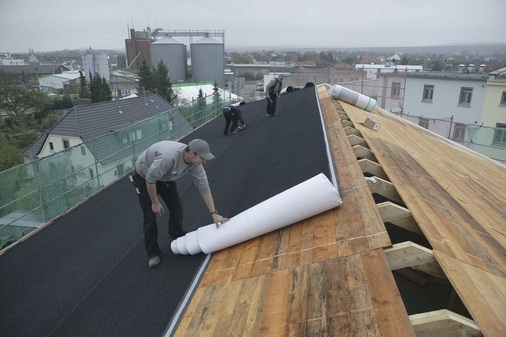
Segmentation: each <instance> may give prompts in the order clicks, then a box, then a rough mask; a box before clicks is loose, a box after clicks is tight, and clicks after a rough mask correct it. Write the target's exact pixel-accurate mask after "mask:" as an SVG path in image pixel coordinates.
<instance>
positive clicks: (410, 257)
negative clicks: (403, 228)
mask: <svg viewBox="0 0 506 337" xmlns="http://www.w3.org/2000/svg"><path fill="white" fill-rule="evenodd" d="M384 252H385V256H386V258H387V260H388V264H389V266H390V269H391V270H396V269H401V268H406V267H414V266H417V265H421V264H426V263H434V262H436V258H435V257H434V255H433V254H432V251H431V250H430V249H427V248H425V247H422V246H420V245H417V244H416V243H413V242H410V241H406V242H402V243H397V244H394V245H393V247H392V248H387V249H385V250H384Z"/></svg>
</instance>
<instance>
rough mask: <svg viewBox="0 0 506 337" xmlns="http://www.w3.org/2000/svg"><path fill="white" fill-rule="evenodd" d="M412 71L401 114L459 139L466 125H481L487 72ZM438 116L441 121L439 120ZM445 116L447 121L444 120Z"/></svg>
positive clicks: (463, 134)
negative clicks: (443, 121) (442, 121)
mask: <svg viewBox="0 0 506 337" xmlns="http://www.w3.org/2000/svg"><path fill="white" fill-rule="evenodd" d="M468 70H470V71H469V73H468V72H467V71H464V70H463V69H461V70H460V71H459V72H424V73H421V72H412V73H408V74H407V76H406V84H405V92H404V104H403V109H402V117H404V118H406V119H410V115H411V116H413V117H415V116H416V120H417V121H418V123H417V124H419V125H421V126H423V127H425V128H427V129H429V130H432V131H434V132H436V133H438V134H440V135H442V136H444V137H447V138H450V139H453V140H455V141H458V142H463V141H464V140H465V133H466V125H469V124H470V125H473V124H474V125H479V124H481V123H482V120H483V105H484V102H485V94H486V92H487V78H488V74H486V73H484V72H476V71H474V68H473V67H470V69H468ZM436 120H439V123H436ZM441 120H446V121H447V122H446V123H441V122H440V121H441Z"/></svg>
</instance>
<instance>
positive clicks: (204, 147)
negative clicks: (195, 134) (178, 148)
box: [188, 139, 214, 160]
mask: <svg viewBox="0 0 506 337" xmlns="http://www.w3.org/2000/svg"><path fill="white" fill-rule="evenodd" d="M188 147H189V148H190V150H191V151H193V152H195V153H198V154H199V155H200V156H201V157H202V158H204V159H205V160H211V159H213V158H214V156H213V154H212V153H211V150H210V149H209V144H207V142H206V141H205V140H202V139H194V140H192V141H191V142H190V143H189V144H188Z"/></svg>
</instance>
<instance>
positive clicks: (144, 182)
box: [132, 139, 228, 268]
mask: <svg viewBox="0 0 506 337" xmlns="http://www.w3.org/2000/svg"><path fill="white" fill-rule="evenodd" d="M213 158H214V156H213V155H212V154H211V151H210V149H209V144H207V142H206V141H204V140H202V139H194V140H192V141H191V142H190V143H188V145H186V144H183V143H179V142H174V141H161V142H158V143H155V144H153V145H151V146H150V147H149V148H148V149H146V150H145V151H144V152H143V153H141V154H140V155H139V158H137V161H136V162H135V171H134V173H133V177H132V178H133V183H134V185H135V187H136V189H137V193H138V197H139V203H140V205H141V209H142V213H143V217H144V221H143V227H144V248H145V249H146V253H147V254H148V257H149V262H148V265H149V268H154V267H156V266H157V265H158V264H159V263H160V258H161V255H162V251H161V250H160V247H159V246H158V228H157V224H156V219H157V217H158V216H161V215H162V214H163V212H164V209H163V206H162V204H161V203H160V200H159V199H158V195H160V197H161V198H162V200H163V201H164V202H165V204H166V205H167V207H168V208H169V233H168V235H169V238H171V239H176V238H178V237H180V236H183V235H185V234H186V232H185V231H184V230H183V206H182V205H181V200H180V199H179V194H178V192H177V185H176V180H177V179H179V178H181V177H183V176H184V175H185V174H187V173H189V174H191V176H192V177H193V182H194V184H195V186H196V187H197V189H198V190H199V192H200V194H201V196H202V198H203V199H204V202H205V204H206V206H207V208H208V209H209V212H210V214H211V216H212V218H213V222H214V223H215V224H216V227H218V226H219V225H220V224H222V223H224V222H226V221H228V219H227V218H224V217H222V216H221V215H219V214H218V212H217V211H216V208H215V206H214V200H213V196H212V194H211V189H210V188H209V182H208V181H207V174H206V171H205V170H204V167H203V166H202V164H204V163H205V162H206V160H211V159H213Z"/></svg>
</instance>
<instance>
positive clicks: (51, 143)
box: [49, 142, 54, 151]
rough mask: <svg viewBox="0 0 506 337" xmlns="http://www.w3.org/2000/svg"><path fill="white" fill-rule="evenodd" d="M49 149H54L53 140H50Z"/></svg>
mask: <svg viewBox="0 0 506 337" xmlns="http://www.w3.org/2000/svg"><path fill="white" fill-rule="evenodd" d="M49 150H51V151H54V144H53V142H49Z"/></svg>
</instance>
